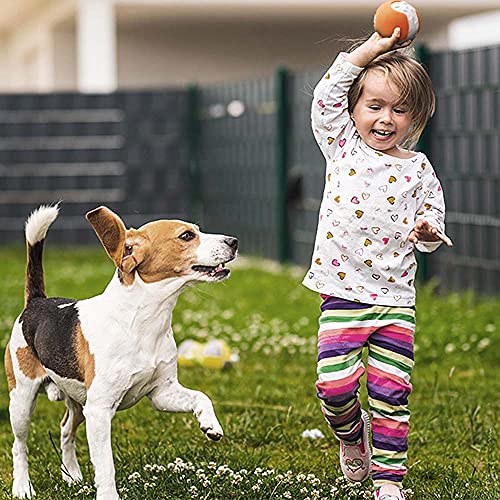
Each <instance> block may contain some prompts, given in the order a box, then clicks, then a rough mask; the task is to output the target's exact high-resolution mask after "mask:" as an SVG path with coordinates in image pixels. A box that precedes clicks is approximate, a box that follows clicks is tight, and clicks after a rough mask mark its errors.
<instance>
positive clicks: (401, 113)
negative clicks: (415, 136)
mask: <svg viewBox="0 0 500 500" xmlns="http://www.w3.org/2000/svg"><path fill="white" fill-rule="evenodd" d="M394 113H396V114H397V115H404V114H405V113H406V109H401V108H397V109H395V110H394Z"/></svg>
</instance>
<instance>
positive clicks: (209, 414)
mask: <svg viewBox="0 0 500 500" xmlns="http://www.w3.org/2000/svg"><path fill="white" fill-rule="evenodd" d="M149 398H150V399H151V404H152V405H153V408H155V409H156V410H159V411H166V412H172V413H179V412H180V413H183V412H186V413H189V412H192V413H193V415H194V416H195V417H196V418H197V420H198V423H199V424H200V429H201V430H202V431H203V432H204V433H205V434H206V435H207V437H209V438H210V439H213V440H214V441H218V440H219V439H220V438H221V437H222V436H223V435H224V432H223V430H222V427H221V426H220V424H219V421H218V420H217V417H216V416H215V411H214V407H213V405H212V401H210V398H209V397H208V396H207V395H206V394H203V393H202V392H200V391H193V390H191V389H186V388H185V387H183V386H182V385H180V384H179V382H177V381H172V380H169V381H168V382H167V383H162V384H160V385H159V386H158V387H156V389H154V390H153V392H152V393H151V394H150V395H149Z"/></svg>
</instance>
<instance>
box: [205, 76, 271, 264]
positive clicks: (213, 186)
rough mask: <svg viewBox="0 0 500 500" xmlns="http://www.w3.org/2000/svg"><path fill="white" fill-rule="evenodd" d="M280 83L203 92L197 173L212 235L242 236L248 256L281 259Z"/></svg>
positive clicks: (264, 82)
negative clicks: (278, 105) (278, 203)
mask: <svg viewBox="0 0 500 500" xmlns="http://www.w3.org/2000/svg"><path fill="white" fill-rule="evenodd" d="M275 89H276V82H275V80H274V79H266V80H256V81H245V82H240V83H234V84H226V85H220V86H213V87H208V88H203V89H202V90H201V91H200V94H199V110H198V111H199V119H200V127H199V128H200V140H199V151H198V155H197V157H198V161H199V165H198V166H197V172H198V174H199V176H200V186H201V196H202V200H201V201H202V211H201V213H200V218H201V220H200V221H199V222H200V223H201V224H202V225H203V227H204V228H205V229H206V230H207V231H211V232H212V231H213V232H223V233H226V234H231V235H236V236H238V238H239V239H240V249H241V251H242V252H243V253H245V254H251V255H259V256H263V257H268V258H273V259H276V258H278V257H279V255H278V253H279V249H278V241H277V238H278V237H277V235H278V232H279V228H278V223H277V219H278V216H277V214H278V207H277V192H278V177H277V175H278V174H277V172H278V171H277V158H278V155H277V146H276V145H277V128H276V119H277V106H276V96H275Z"/></svg>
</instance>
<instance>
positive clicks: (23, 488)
mask: <svg viewBox="0 0 500 500" xmlns="http://www.w3.org/2000/svg"><path fill="white" fill-rule="evenodd" d="M42 380H43V379H41V378H39V379H35V380H23V381H20V380H18V381H17V386H16V388H15V389H13V390H12V391H11V392H10V403H9V413H10V424H11V426H12V432H13V433H14V444H13V446H12V458H13V464H14V481H13V484H12V496H13V497H17V498H32V496H34V495H35V490H34V489H33V486H32V485H31V481H30V477H29V472H28V447H27V445H26V441H27V439H28V431H29V426H30V421H31V415H32V414H33V410H34V409H35V405H36V398H37V394H38V390H39V388H40V386H41V384H42Z"/></svg>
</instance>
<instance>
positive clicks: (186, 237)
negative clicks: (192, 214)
mask: <svg viewBox="0 0 500 500" xmlns="http://www.w3.org/2000/svg"><path fill="white" fill-rule="evenodd" d="M195 238H196V235H195V234H194V233H193V232H192V231H185V232H184V233H182V234H181V235H180V236H179V239H181V240H184V241H191V240H194V239H195Z"/></svg>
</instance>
